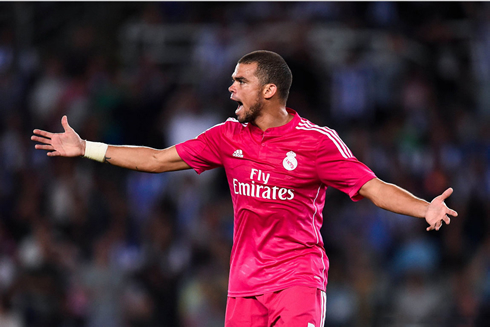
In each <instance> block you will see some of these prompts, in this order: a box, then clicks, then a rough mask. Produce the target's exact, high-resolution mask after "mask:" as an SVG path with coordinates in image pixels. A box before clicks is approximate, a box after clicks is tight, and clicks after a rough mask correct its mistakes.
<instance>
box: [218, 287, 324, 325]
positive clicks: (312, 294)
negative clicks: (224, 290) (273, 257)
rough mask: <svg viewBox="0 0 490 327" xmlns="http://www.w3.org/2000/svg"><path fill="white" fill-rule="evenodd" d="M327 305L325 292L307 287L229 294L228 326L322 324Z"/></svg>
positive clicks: (226, 321)
mask: <svg viewBox="0 0 490 327" xmlns="http://www.w3.org/2000/svg"><path fill="white" fill-rule="evenodd" d="M326 307H327V296H326V294H325V292H324V291H322V290H319V289H317V288H313V287H306V286H293V287H290V288H286V289H284V290H281V291H277V292H272V293H266V294H262V295H257V296H250V297H228V302H227V304H226V317H225V327H272V326H274V327H278V326H291V327H323V326H324V324H325V313H326Z"/></svg>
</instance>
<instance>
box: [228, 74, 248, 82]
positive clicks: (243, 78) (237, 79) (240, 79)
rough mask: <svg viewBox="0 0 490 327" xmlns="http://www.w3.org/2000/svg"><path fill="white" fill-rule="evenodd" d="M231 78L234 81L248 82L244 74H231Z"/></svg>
mask: <svg viewBox="0 0 490 327" xmlns="http://www.w3.org/2000/svg"><path fill="white" fill-rule="evenodd" d="M231 79H233V80H234V81H238V82H246V81H248V80H247V79H246V78H245V77H242V76H238V77H237V76H233V75H231Z"/></svg>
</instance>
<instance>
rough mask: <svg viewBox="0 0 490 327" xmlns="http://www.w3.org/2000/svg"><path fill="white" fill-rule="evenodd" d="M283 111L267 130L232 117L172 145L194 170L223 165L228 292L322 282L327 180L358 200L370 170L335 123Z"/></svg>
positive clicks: (323, 284) (324, 276)
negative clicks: (229, 222) (282, 119)
mask: <svg viewBox="0 0 490 327" xmlns="http://www.w3.org/2000/svg"><path fill="white" fill-rule="evenodd" d="M288 111H289V112H290V113H291V114H293V115H294V118H293V119H292V120H291V121H290V122H289V123H287V124H286V125H283V126H280V127H274V128H269V129H267V130H266V131H265V132H263V131H262V130H260V129H259V128H258V127H257V126H255V125H253V124H247V123H246V124H241V123H239V122H238V121H237V120H235V119H232V118H230V119H228V120H227V121H226V122H225V123H222V124H218V125H216V126H214V127H212V128H210V129H208V130H207V131H205V132H204V133H202V134H201V135H199V136H198V137H197V138H195V139H193V140H189V141H186V142H184V143H181V144H178V145H177V146H176V148H177V152H178V153H179V155H180V157H181V158H182V159H183V160H184V161H185V162H186V163H187V164H189V165H190V166H191V167H192V168H194V170H195V171H196V172H197V173H198V174H200V173H202V172H203V171H205V170H208V169H212V168H216V167H224V168H225V171H226V176H227V178H228V184H229V186H230V191H231V197H232V200H233V208H234V215H235V218H234V233H233V248H232V251H231V260H230V261H231V263H230V278H229V287H228V295H229V296H232V297H241V296H252V295H258V294H264V293H268V292H274V291H278V290H281V289H284V288H287V287H291V286H296V285H303V286H311V287H317V288H319V289H321V290H326V285H327V275H328V266H329V262H328V258H327V256H326V254H325V250H324V247H323V240H322V236H321V234H320V228H321V226H322V223H323V216H322V211H323V206H324V204H325V191H326V190H327V187H328V186H332V187H334V188H337V189H339V190H341V191H343V192H345V193H347V194H348V195H349V196H350V197H351V199H352V200H354V201H358V200H360V199H362V196H360V195H359V193H358V191H359V189H360V188H361V186H362V185H364V184H365V183H366V182H367V181H369V180H371V179H373V178H375V177H376V176H375V175H374V173H373V172H372V171H371V170H370V169H369V168H368V167H366V166H365V165H364V164H363V163H361V162H359V161H358V160H357V159H356V158H355V157H354V156H353V155H352V153H351V151H350V150H349V148H348V147H347V146H346V145H345V143H344V142H342V140H341V139H340V138H339V136H338V135H337V133H336V132H335V131H334V130H331V129H329V128H327V127H319V126H317V125H315V124H312V123H311V122H310V121H308V120H307V119H304V118H301V117H300V116H299V115H298V114H297V113H296V112H295V111H294V110H291V109H288Z"/></svg>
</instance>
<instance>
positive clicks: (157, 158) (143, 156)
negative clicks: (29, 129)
mask: <svg viewBox="0 0 490 327" xmlns="http://www.w3.org/2000/svg"><path fill="white" fill-rule="evenodd" d="M61 125H62V126H63V129H64V132H63V133H51V132H46V131H42V130H39V129H35V130H34V135H33V136H32V137H31V140H33V141H36V142H39V143H41V144H36V146H35V148H36V149H41V150H47V151H49V152H48V153H47V155H48V156H50V157H57V156H61V157H78V156H83V155H84V154H85V146H86V142H85V140H82V139H81V138H80V136H78V134H77V133H76V132H75V130H74V129H73V128H71V126H70V125H69V124H68V118H67V117H66V116H63V118H62V119H61ZM105 161H106V162H108V163H110V164H112V165H115V166H119V167H123V168H128V169H133V170H138V171H144V172H149V173H161V172H165V171H174V170H182V169H189V168H191V167H190V166H189V165H188V164H187V163H185V161H184V160H182V158H180V156H179V154H178V153H177V150H176V149H175V146H171V147H169V148H166V149H163V150H157V149H152V148H148V147H142V146H113V145H109V147H108V148H107V152H106V154H105Z"/></svg>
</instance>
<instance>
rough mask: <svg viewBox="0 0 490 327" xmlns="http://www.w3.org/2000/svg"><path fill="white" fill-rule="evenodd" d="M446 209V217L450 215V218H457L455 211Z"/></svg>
mask: <svg viewBox="0 0 490 327" xmlns="http://www.w3.org/2000/svg"><path fill="white" fill-rule="evenodd" d="M447 209H448V210H447V214H448V215H451V216H453V217H457V216H458V213H457V212H456V211H455V210H453V209H449V208H447Z"/></svg>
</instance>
